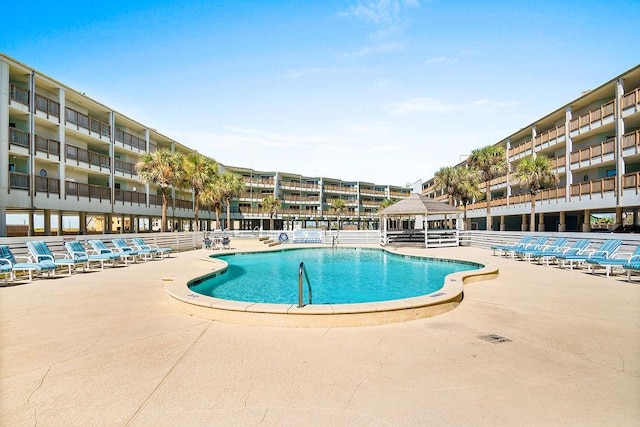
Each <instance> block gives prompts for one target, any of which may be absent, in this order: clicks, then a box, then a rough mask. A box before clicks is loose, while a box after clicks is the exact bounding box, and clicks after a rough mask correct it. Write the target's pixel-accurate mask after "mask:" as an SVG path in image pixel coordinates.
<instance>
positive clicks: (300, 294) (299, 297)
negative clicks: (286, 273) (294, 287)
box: [298, 262, 312, 308]
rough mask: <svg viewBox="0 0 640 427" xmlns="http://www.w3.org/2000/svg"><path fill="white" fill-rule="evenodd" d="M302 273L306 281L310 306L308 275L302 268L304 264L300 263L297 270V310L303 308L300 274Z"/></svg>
mask: <svg viewBox="0 0 640 427" xmlns="http://www.w3.org/2000/svg"><path fill="white" fill-rule="evenodd" d="M303 273H304V277H305V278H306V279H307V287H308V288H309V304H312V297H311V282H310V281H309V275H308V274H307V270H306V269H305V268H304V262H301V263H300V267H299V268H298V308H302V307H304V304H303V302H302V274H303Z"/></svg>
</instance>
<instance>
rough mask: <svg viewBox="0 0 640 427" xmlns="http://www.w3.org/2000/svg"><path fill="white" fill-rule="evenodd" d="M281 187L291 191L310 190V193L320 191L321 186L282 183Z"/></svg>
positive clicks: (296, 182) (303, 183) (297, 182)
mask: <svg viewBox="0 0 640 427" xmlns="http://www.w3.org/2000/svg"><path fill="white" fill-rule="evenodd" d="M280 187H281V188H284V189H289V190H308V191H319V190H320V185H319V184H309V183H306V182H300V181H280Z"/></svg>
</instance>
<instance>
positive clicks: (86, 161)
mask: <svg viewBox="0 0 640 427" xmlns="http://www.w3.org/2000/svg"><path fill="white" fill-rule="evenodd" d="M65 159H66V160H67V163H68V162H69V160H75V161H76V165H77V166H81V165H82V166H86V167H88V168H89V169H93V168H94V167H97V168H98V169H99V170H100V171H103V169H105V172H109V171H110V170H111V158H110V157H109V156H106V155H104V154H100V153H96V152H95V151H89V150H85V149H84V148H80V147H76V146H74V145H69V144H67V145H66V146H65Z"/></svg>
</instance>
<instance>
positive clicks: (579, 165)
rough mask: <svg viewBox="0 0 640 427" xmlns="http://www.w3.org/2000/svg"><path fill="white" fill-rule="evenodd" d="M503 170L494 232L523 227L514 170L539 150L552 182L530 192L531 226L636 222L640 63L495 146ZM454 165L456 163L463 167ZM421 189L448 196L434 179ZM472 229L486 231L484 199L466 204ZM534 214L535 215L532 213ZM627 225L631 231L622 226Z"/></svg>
mask: <svg viewBox="0 0 640 427" xmlns="http://www.w3.org/2000/svg"><path fill="white" fill-rule="evenodd" d="M496 145H501V146H502V147H503V148H504V149H505V154H506V157H507V158H506V160H507V162H508V165H509V168H508V172H507V173H506V175H504V176H502V177H499V178H496V179H494V180H493V181H491V183H490V188H489V189H487V188H486V186H485V184H484V183H483V184H481V185H482V190H483V191H484V192H485V193H486V192H487V191H491V216H492V228H493V229H494V230H517V231H521V230H528V229H529V226H528V223H529V221H531V218H530V211H531V195H530V194H529V193H528V192H527V190H526V189H525V188H522V186H521V185H520V183H519V182H518V180H517V179H516V177H515V174H514V171H515V170H516V167H517V165H518V163H519V162H520V161H521V160H522V159H523V158H525V157H529V156H537V155H541V154H542V155H545V156H547V157H549V158H550V159H551V161H552V163H553V166H554V170H555V172H556V173H557V174H558V177H559V181H558V183H557V185H556V186H554V187H552V188H546V189H544V190H542V191H541V192H540V193H539V194H538V195H537V197H536V214H537V215H536V216H537V217H538V218H537V219H536V230H538V231H590V229H591V222H592V216H593V215H605V216H606V215H610V216H611V217H612V218H614V224H612V225H611V226H610V227H609V228H610V229H615V228H616V227H619V226H621V225H623V223H624V224H629V223H631V224H636V225H637V224H638V210H639V208H640V65H639V66H636V67H634V68H632V69H631V70H629V71H627V72H625V73H623V74H621V75H620V76H618V77H616V78H614V79H612V80H610V81H608V82H606V83H604V84H603V85H601V86H600V87H598V88H596V89H593V90H590V91H587V92H584V93H583V94H582V95H581V96H580V97H578V98H577V99H575V100H573V101H571V102H570V103H568V104H566V105H564V106H562V107H560V108H558V109H556V110H555V111H553V112H551V113H549V114H548V115H546V116H544V117H541V118H540V119H538V120H536V121H535V122H533V123H531V124H529V125H528V126H525V127H523V128H522V129H520V130H519V131H518V132H516V133H514V134H512V135H509V136H507V137H506V138H504V139H503V140H501V141H499V142H497V143H496ZM464 163H465V162H463V163H461V164H460V165H462V164H464ZM423 194H424V195H428V196H430V197H433V198H436V199H438V200H443V199H446V198H447V195H446V194H444V193H443V191H442V190H440V189H438V188H437V187H436V186H435V180H434V178H431V179H429V180H427V181H425V183H424V184H423ZM468 208H469V212H468V215H469V217H470V218H471V225H472V228H477V229H481V230H482V229H486V225H487V224H486V202H484V201H477V202H476V203H473V204H471V205H469V206H468ZM538 214H539V215H538ZM627 227H628V228H632V227H630V226H627Z"/></svg>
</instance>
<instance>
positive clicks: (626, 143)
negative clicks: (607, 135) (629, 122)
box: [622, 130, 640, 153]
mask: <svg viewBox="0 0 640 427" xmlns="http://www.w3.org/2000/svg"><path fill="white" fill-rule="evenodd" d="M634 147H635V151H634V153H640V130H637V131H635V132H631V133H627V134H625V135H624V136H623V137H622V149H623V150H629V149H632V148H634Z"/></svg>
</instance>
